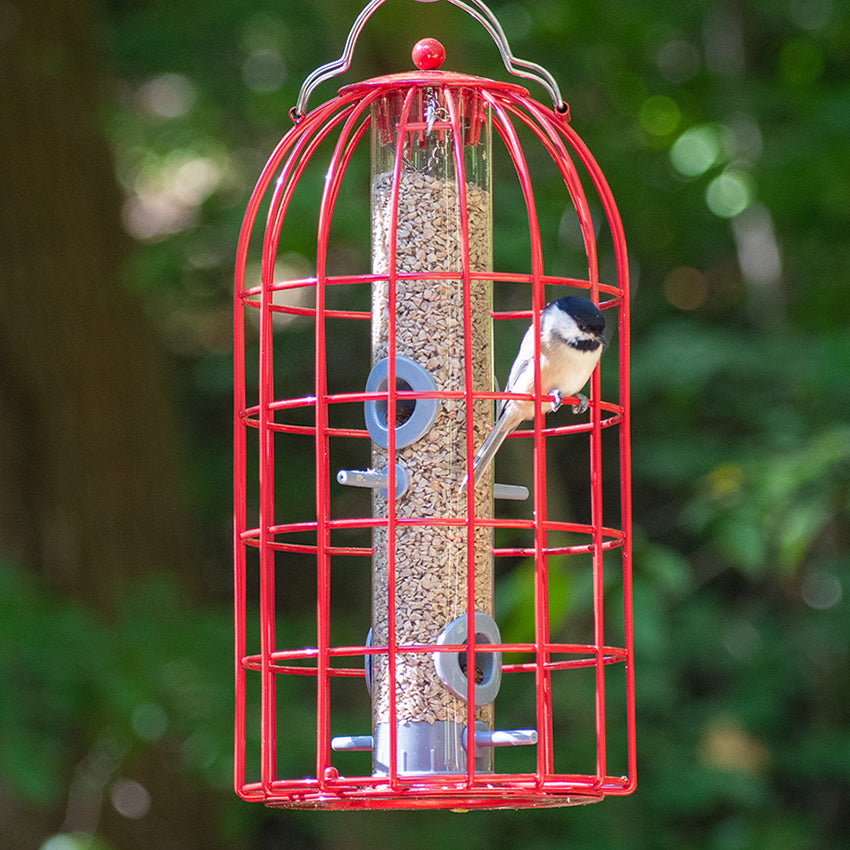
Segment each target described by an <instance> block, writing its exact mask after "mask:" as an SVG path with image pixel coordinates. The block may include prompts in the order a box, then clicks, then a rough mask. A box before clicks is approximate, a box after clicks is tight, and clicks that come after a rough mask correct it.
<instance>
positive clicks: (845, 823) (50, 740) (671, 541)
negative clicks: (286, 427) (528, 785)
mask: <svg viewBox="0 0 850 850" xmlns="http://www.w3.org/2000/svg"><path fill="white" fill-rule="evenodd" d="M490 6H491V8H492V9H493V10H494V12H495V13H496V14H497V15H498V16H499V17H500V19H501V20H502V21H503V24H504V26H505V29H506V31H507V32H508V34H509V36H510V38H511V43H512V47H513V48H514V51H515V52H516V53H517V55H520V56H522V57H524V58H529V59H533V60H535V61H538V62H540V63H541V64H543V65H545V66H546V67H547V68H549V69H550V70H551V71H552V73H553V74H554V75H555V77H556V78H557V79H558V81H559V83H560V84H561V87H562V90H563V92H564V96H565V98H566V99H567V100H568V101H569V103H570V105H571V110H572V116H573V118H572V122H573V126H574V127H575V128H576V129H577V131H578V132H579V134H580V135H581V136H582V138H583V139H584V140H585V142H586V143H587V144H588V146H589V147H590V150H591V151H592V152H593V153H594V155H595V157H596V158H597V160H598V161H599V163H600V164H601V166H602V168H603V170H604V171H605V174H606V177H607V178H608V181H609V183H610V184H611V187H612V189H613V192H614V195H615V197H616V199H617V202H618V205H619V208H620V212H621V215H622V218H623V221H624V224H625V228H626V235H627V239H628V242H629V248H630V259H631V263H632V267H633V272H634V278H635V291H634V294H633V304H634V311H633V317H632V323H633V324H632V326H633V348H632V356H633V365H632V368H633V423H634V424H633V453H634V493H635V515H634V521H635V527H636V538H637V539H636V544H635V568H636V576H635V627H636V635H635V638H636V652H637V673H638V704H637V715H638V736H639V737H638V755H639V762H638V764H639V770H638V790H637V792H636V794H635V795H634V796H632V797H630V798H625V799H612V800H609V801H606V802H604V803H602V804H601V805H597V806H591V807H588V808H585V809H576V810H552V811H545V810H544V811H539V812H526V813H490V814H468V815H464V816H459V815H451V814H446V813H416V814H412V813H410V814H409V813H389V814H380V813H370V814H347V815H342V814H320V813H313V814H304V813H294V814H293V813H286V812H277V811H274V812H269V811H266V810H264V809H263V808H262V807H261V806H256V805H254V806H252V805H249V804H246V803H243V802H240V801H238V800H237V799H236V798H235V797H234V795H233V794H232V791H231V790H230V781H231V780H230V753H231V738H232V725H231V718H232V696H231V681H230V677H231V640H232V625H231V619H230V612H229V607H228V604H229V587H230V585H229V581H230V577H229V569H230V567H229V554H230V544H229V519H228V510H229V500H230V483H229V478H230V455H229V451H230V422H229V417H230V395H229V393H230V381H231V360H230V352H229V341H230V287H231V275H232V261H233V254H234V250H235V242H236V236H237V233H238V228H239V223H240V220H241V216H242V212H243V210H244V205H245V202H246V199H247V196H248V193H249V192H250V189H251V187H252V186H253V183H254V180H255V179H256V176H257V174H258V172H259V169H260V168H261V166H262V164H263V162H264V160H265V158H266V156H267V155H268V154H269V153H270V151H271V150H272V148H273V146H274V145H275V144H276V142H277V141H278V139H279V138H280V137H281V136H282V135H283V133H285V132H286V130H287V128H288V127H289V126H290V124H289V119H288V117H287V111H288V109H289V107H290V106H291V105H293V104H294V102H295V98H296V95H297V92H298V89H299V87H300V84H301V81H302V80H303V78H304V77H305V76H306V75H307V74H308V73H309V72H310V71H311V70H312V69H313V68H314V67H316V66H317V65H318V64H321V63H322V62H324V61H327V60H329V59H331V58H334V57H336V56H337V55H338V54H339V52H340V50H341V48H342V44H343V42H344V39H345V36H346V33H347V31H348V27H349V26H350V23H351V22H352V21H353V19H354V17H355V15H356V14H357V12H358V11H359V10H360V8H361V4H360V3H359V2H352V0H336V2H332V0H287V2H282V0H278V2H271V0H205V2H199V0H182V2H174V0H170V2H164V0H101V2H99V3H97V4H96V7H95V8H96V21H97V25H98V28H99V36H100V41H101V44H102V47H103V51H104V54H103V58H102V66H103V78H104V80H105V81H106V83H107V90H106V93H105V94H106V96H105V110H104V115H103V124H104V128H105V132H106V134H107V136H108V138H109V141H110V143H111V147H112V150H113V152H114V157H115V168H116V176H117V180H118V182H119V183H120V186H121V188H122V190H123V192H124V194H125V198H126V203H125V208H124V212H125V221H126V223H127V227H128V229H129V230H130V232H131V234H133V235H134V236H135V237H136V239H137V242H138V249H137V251H136V253H135V257H134V261H133V264H132V267H131V268H129V269H128V271H127V279H126V285H127V287H129V288H130V289H132V290H133V291H134V292H136V293H139V294H140V295H141V297H142V298H143V300H144V303H145V305H146V309H147V311H148V314H149V317H150V319H151V321H152V322H153V323H154V324H155V326H156V327H157V329H158V331H159V335H160V339H161V342H162V345H163V346H164V347H165V348H166V349H167V351H168V354H169V357H170V359H171V362H172V364H173V367H174V370H175V374H177V376H178V380H179V386H180V390H181V392H180V401H181V405H182V408H181V411H180V417H181V420H182V422H183V424H184V428H185V435H184V441H185V445H186V447H187V451H188V454H189V461H190V463H189V469H188V471H187V476H188V481H189V486H190V489H191V493H192V494H193V501H194V508H195V511H196V513H197V515H198V517H199V518H200V520H199V521H200V524H201V527H202V529H203V534H202V535H200V538H199V543H198V546H199V548H200V549H201V550H202V556H203V559H204V562H205V564H206V567H205V573H204V576H203V580H204V583H205V585H206V587H207V588H208V590H207V593H206V594H205V596H204V598H203V600H202V602H200V603H197V604H194V605H193V606H192V607H191V609H190V610H187V608H186V603H185V600H181V598H180V597H179V596H178V595H177V590H176V587H175V586H174V583H173V582H171V581H170V580H169V579H168V578H167V577H166V575H165V574H163V575H154V576H153V577H152V578H150V579H149V580H148V581H146V582H144V583H142V584H141V585H139V586H138V587H134V588H132V591H131V592H129V593H128V596H127V599H126V604H125V605H124V606H123V607H122V608H121V610H120V611H119V612H118V613H117V614H116V617H115V620H114V622H112V623H109V624H104V623H103V622H102V621H101V620H100V619H99V618H98V617H97V616H95V615H94V614H93V612H91V611H89V610H87V609H86V607H85V606H84V605H81V604H79V603H71V602H69V601H67V600H66V599H63V598H61V597H60V596H58V595H57V594H56V593H55V592H54V591H53V590H52V589H51V588H50V587H46V586H42V585H38V584H36V583H35V582H34V581H33V580H32V579H31V578H29V577H28V576H27V575H26V574H24V573H22V572H21V571H19V570H18V569H16V568H15V567H14V565H10V564H7V565H6V566H4V567H3V569H2V571H0V587H2V594H0V605H2V611H0V638H2V640H0V653H2V654H0V664H2V670H3V675H2V676H0V724H2V730H3V743H2V746H0V773H2V776H3V780H2V787H3V794H4V795H9V796H10V797H11V798H13V799H15V800H18V801H23V802H22V805H26V806H27V807H30V808H32V809H35V810H43V811H44V812H45V813H48V812H51V813H52V812H56V811H57V810H58V811H61V810H62V807H63V805H64V804H65V803H66V801H68V800H69V799H70V797H71V796H72V795H73V789H74V787H75V786H74V783H75V782H91V783H95V784H96V783H97V782H101V783H102V787H103V789H104V791H103V799H104V802H103V805H104V807H105V808H109V805H110V804H109V795H108V793H107V790H106V789H107V787H108V785H109V783H110V782H111V781H112V779H114V777H115V776H119V775H120V776H127V777H129V778H131V779H133V778H137V779H138V781H139V782H140V783H141V784H145V782H146V780H145V779H143V778H142V774H143V773H144V771H146V770H147V771H150V765H149V764H148V761H149V759H150V753H151V752H153V751H155V752H156V753H157V754H158V755H157V759H159V760H160V761H159V762H157V763H158V764H161V765H163V766H164V765H166V764H167V771H170V772H171V773H172V774H173V775H174V784H175V787H177V788H180V787H181V785H183V786H184V787H185V786H189V785H191V786H194V787H200V788H202V789H203V792H204V794H205V795H206V797H205V799H206V800H207V801H208V805H207V808H206V809H205V811H204V818H205V820H206V821H207V822H208V823H211V824H212V825H213V828H214V829H215V831H216V833H217V834H218V835H219V836H220V840H221V844H222V846H229V847H245V848H264V847H272V846H277V847H288V848H289V847H292V848H300V847H304V848H332V847H333V848H336V847H348V848H358V847H380V846H392V847H398V848H411V850H414V848H426V847H427V848H431V847H435V846H437V847H446V848H453V847H482V848H483V847H489V848H494V850H498V848H513V847H518V846H527V847H533V848H541V850H542V848H548V847H553V848H554V847H562V846H565V845H566V844H571V845H572V846H576V847H593V848H595V850H608V848H611V850H614V848H647V850H648V849H649V848H654V849H655V848H676V850H686V849H687V848H694V850H696V848H706V850H737V848H752V847H771V848H777V850H784V848H788V850H792V849H793V850H796V848H801V850H802V848H831V847H838V846H840V845H841V842H842V837H843V838H844V840H846V835H847V834H848V833H850V814H849V813H848V807H847V800H848V799H850V708H848V706H850V675H848V670H850V616H848V596H850V579H848V567H850V555H848V541H850V491H849V490H848V482H850V417H848V413H850V380H849V379H850V335H848V324H850V323H849V322H848V317H850V271H848V270H850V239H848V234H850V156H848V153H850V73H848V72H850V59H848V57H850V8H848V7H847V6H846V5H845V4H841V3H839V2H835V0H780V2H774V0H747V2H732V0H718V1H717V2H697V0H643V2H640V3H637V2H624V0H617V2H614V0H598V2H594V3H588V2H578V0H577V1H576V2H569V3H565V2H562V0H535V2H531V0H525V1H524V2H521V0H514V1H513V2H499V0H493V2H492V3H490ZM424 35H435V36H437V37H439V38H441V39H442V40H443V41H444V43H445V44H446V46H447V52H448V60H447V62H446V67H447V68H449V67H450V68H456V69H458V70H463V71H466V72H469V73H475V74H480V75H482V76H492V77H495V78H499V79H502V78H504V76H505V72H504V69H503V68H502V66H501V64H500V62H499V59H498V56H497V55H496V51H495V48H494V47H493V46H492V44H491V43H490V41H489V38H488V37H487V36H486V34H485V33H483V32H482V31H481V30H480V29H479V27H478V26H477V25H476V24H475V23H474V22H473V21H471V20H470V19H468V18H467V17H466V16H465V15H463V13H462V12H460V11H459V10H457V9H455V8H454V7H451V6H449V4H447V3H435V4H415V5H414V4H413V3H412V2H411V0H388V2H387V3H386V4H385V6H384V7H382V9H381V10H380V11H379V12H378V13H376V15H375V16H374V18H373V19H372V21H371V22H370V23H369V24H368V26H367V28H366V30H365V31H364V33H363V36H362V39H361V42H360V44H359V45H358V50H357V54H356V60H355V64H354V66H353V67H352V69H351V71H350V72H349V73H348V74H347V75H346V77H345V78H343V79H344V81H353V80H358V79H363V78H366V77H368V76H374V75H377V74H380V73H389V72H393V71H396V70H406V69H407V68H408V67H409V49H410V46H411V45H412V44H413V43H414V42H415V41H416V40H417V39H418V38H419V37H422V36H424ZM333 91H334V86H333V84H330V85H326V86H325V87H324V88H323V90H320V91H319V92H318V93H317V94H316V95H314V102H313V103H312V104H311V105H317V104H318V103H319V102H321V101H322V100H324V99H326V98H329V97H331V96H332V94H333ZM533 95H534V96H535V97H538V98H539V99H541V100H542V99H544V97H545V95H544V93H542V92H533ZM683 169H684V170H683ZM540 203H541V205H545V203H546V193H545V191H541V197H540ZM550 213H553V214H554V215H555V216H556V218H557V216H558V215H559V212H558V210H551V211H550ZM506 224H507V226H508V233H507V234H506V237H505V238H506V239H510V235H509V234H510V221H506ZM358 225H359V222H358V220H357V219H356V215H352V217H351V221H344V222H343V226H342V228H341V231H340V236H341V245H340V248H339V256H338V257H337V261H339V262H342V261H344V260H345V258H348V259H349V260H350V261H351V262H352V263H354V264H359V265H361V266H362V265H363V264H364V262H367V260H366V259H365V258H366V257H367V255H368V243H366V244H364V243H362V241H361V242H358V238H359V236H358V234H359V228H358ZM748 240H749V242H748ZM753 240H755V242H754V241H753ZM759 240H760V241H759ZM753 244H755V248H753ZM300 249H303V250H304V251H305V253H306V251H307V245H306V242H305V245H303V246H299V245H297V244H295V245H294V246H293V248H292V250H293V252H295V253H296V254H297V253H298V251H299V250H300ZM564 250H567V249H566V248H565V249H564ZM777 262H778V264H779V265H778V267H775V268H774V266H776V264H777ZM771 268H773V272H771ZM298 344H299V336H298V334H297V333H293V335H292V345H293V351H292V357H293V362H294V364H296V365H295V366H294V368H297V363H298V362H299V361H298V357H299V352H298V349H297V346H298ZM309 367H310V364H309V362H308V363H307V365H306V366H305V368H309ZM500 368H501V372H504V371H505V369H506V368H507V364H501V366H500ZM309 474H310V470H309V469H300V470H299V469H297V468H294V469H293V471H292V475H293V477H295V476H297V475H304V476H308V475H309ZM297 489H298V484H297V480H294V481H293V490H297ZM510 580H512V581H520V580H521V579H520V578H517V577H511V578H510ZM508 581H509V580H508V579H506V582H508ZM506 586H508V585H506ZM293 594H294V598H295V600H296V601H297V599H298V590H297V588H296V589H294V591H293ZM291 615H292V617H293V618H298V617H303V618H305V619H309V618H310V617H311V616H312V610H311V608H310V607H309V606H306V607H301V608H299V607H298V605H297V604H296V603H295V602H293V605H292V611H291ZM35 633H38V634H39V635H40V641H39V642H38V644H37V645H36V644H34V643H31V642H26V641H24V642H22V641H21V640H20V638H21V636H23V635H28V634H35ZM292 718H293V726H294V728H295V729H297V728H298V723H299V722H300V721H299V720H298V706H297V705H293V706H292ZM163 769H166V768H165V767H164V768H163ZM155 772H156V771H154V773H155ZM154 787H155V786H154V785H152V786H151V789H152V792H153V789H154ZM160 805H161V801H160V799H159V798H157V797H156V796H155V794H154V796H153V799H152V801H151V809H150V814H148V815H146V816H145V817H146V818H148V819H154V820H159V821H160V823H161V824H162V827H161V828H162V830H163V834H164V835H167V833H168V825H167V823H168V822H167V817H166V816H165V815H163V814H161V813H160V808H159V807H160ZM143 820H144V818H143V819H141V820H140V821H139V823H140V824H142V821H143ZM60 831H61V820H60V821H58V822H49V823H46V826H45V833H44V839H45V843H44V844H42V848H44V850H57V848H66V847H89V846H91V847H95V846H99V847H110V846H111V847H118V846H119V844H110V843H109V841H110V839H109V838H108V835H106V834H105V833H104V834H102V835H101V836H100V838H99V839H98V841H99V842H100V843H94V842H95V839H94V838H92V837H91V836H77V837H76V838H73V839H72V838H71V837H66V839H64V840H66V842H67V843H65V844H61V843H59V839H56V838H54V839H52V841H53V843H51V842H50V841H48V836H50V835H51V834H56V833H59V832H60ZM107 832H108V830H107ZM132 832H133V831H132V829H131V830H130V833H131V834H132ZM154 832H155V831H154ZM151 835H152V832H151V829H150V827H147V831H145V830H144V829H142V827H141V826H140V827H139V830H138V832H137V834H136V838H135V839H133V841H134V842H135V843H130V839H126V840H127V842H128V843H126V844H122V845H120V846H127V847H130V846H134V847H135V846H138V847H155V846H156V847H159V846H162V847H165V846H172V845H170V844H167V843H165V842H163V843H156V842H155V839H153V838H151V837H150V836H151ZM120 840H125V839H120ZM73 842H76V843H73ZM187 846H188V845H187ZM196 846H197V847H201V846H204V845H202V844H198V845H196Z"/></svg>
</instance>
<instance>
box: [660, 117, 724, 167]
mask: <svg viewBox="0 0 850 850" xmlns="http://www.w3.org/2000/svg"><path fill="white" fill-rule="evenodd" d="M722 153H723V140H722V138H721V133H720V129H719V128H718V127H717V126H715V125H713V124H701V125H699V126H697V127H691V128H689V129H688V130H685V132H684V133H682V135H681V136H679V138H678V139H676V141H675V142H674V143H673V147H672V148H670V162H671V163H672V164H673V168H675V169H676V171H678V172H679V174H683V175H685V176H686V177H698V176H699V175H700V174H705V172H706V171H708V169H709V168H711V166H712V165H714V164H715V163H716V162H717V161H718V160H719V159H720V156H721V154H722Z"/></svg>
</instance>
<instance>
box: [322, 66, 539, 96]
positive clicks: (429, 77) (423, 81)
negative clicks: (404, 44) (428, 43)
mask: <svg viewBox="0 0 850 850" xmlns="http://www.w3.org/2000/svg"><path fill="white" fill-rule="evenodd" d="M411 85H421V86H450V87H452V88H465V89H485V88H486V89H487V90H488V91H491V92H494V93H498V94H512V95H514V96H515V97H523V98H525V97H528V89H525V88H523V87H522V86H517V85H514V84H513V83H505V82H502V81H500V80H490V79H487V78H486V77H473V76H471V75H470V74H459V73H457V72H456V71H403V72H401V73H400V74H385V75H384V76H381V77H372V78H371V79H369V80H362V81H360V82H358V83H350V84H349V85H347V86H343V87H342V88H341V89H339V92H338V94H340V95H349V94H359V95H365V94H366V93H367V92H369V91H371V90H372V89H376V88H383V89H393V88H404V87H406V86H411Z"/></svg>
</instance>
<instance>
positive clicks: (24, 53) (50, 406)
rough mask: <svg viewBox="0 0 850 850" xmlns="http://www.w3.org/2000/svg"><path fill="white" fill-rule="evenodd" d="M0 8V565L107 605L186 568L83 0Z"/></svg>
mask: <svg viewBox="0 0 850 850" xmlns="http://www.w3.org/2000/svg"><path fill="white" fill-rule="evenodd" d="M0 11H2V12H3V15H2V16H0V17H2V19H0V42H5V43H3V44H2V50H0V78H2V80H3V84H2V86H0V187H2V202H0V256H1V257H2V261H0V480H2V481H3V486H2V487H0V557H3V558H6V559H10V560H12V562H13V563H14V562H17V563H18V564H19V565H23V566H26V567H27V568H30V569H32V570H35V571H37V572H38V573H40V574H41V575H42V576H43V577H44V579H45V580H46V581H47V583H48V584H49V585H51V586H52V587H54V588H56V589H59V590H61V591H63V592H66V593H71V594H73V595H75V596H77V597H79V598H82V599H86V600H88V601H90V602H93V603H94V604H96V605H97V606H99V607H101V608H103V607H107V608H108V607H109V603H110V601H111V600H112V599H114V598H115V595H116V594H120V593H121V592H122V589H124V588H125V587H126V584H127V580H128V579H129V578H131V577H133V576H135V575H138V574H141V573H144V572H146V571H149V570H173V571H175V572H179V573H183V574H185V573H186V572H188V570H187V554H188V552H189V551H190V546H191V541H190V540H189V539H188V535H187V531H186V525H185V516H184V510H183V505H182V504H181V502H182V501H183V499H182V494H181V492H180V484H179V480H180V479H179V474H178V452H177V449H176V447H177V438H176V431H175V427H174V416H173V410H172V404H171V400H170V398H169V389H170V388H169V381H168V375H167V370H166V368H165V364H164V362H163V358H162V357H161V356H160V354H159V352H158V350H157V347H156V344H155V339H154V337H153V334H152V332H151V329H150V328H149V327H148V325H147V323H146V319H145V315H144V313H143V312H142V310H141V308H140V306H139V305H138V304H137V303H135V301H134V300H133V299H132V298H131V297H130V295H129V294H128V292H127V291H125V290H124V289H123V288H122V269H123V266H124V263H125V260H126V259H127V257H128V254H129V251H130V250H131V244H130V240H129V238H128V237H127V236H126V234H125V233H124V231H123V229H122V227H121V224H120V197H119V193H118V189H117V186H116V183H115V180H114V176H113V171H112V166H111V160H110V156H109V151H108V149H107V146H106V142H105V140H104V138H103V135H102V133H101V132H100V128H99V126H98V120H99V104H98V100H99V98H98V94H99V91H100V89H99V85H100V83H99V80H98V79H97V76H96V70H97V68H98V52H97V49H96V47H95V45H94V43H93V39H92V29H93V27H92V20H91V10H90V8H89V5H88V3H87V2H86V0H42V2H39V3H28V2H27V3H24V2H20V3H19V4H18V5H17V8H16V7H14V6H12V5H10V4H9V3H6V4H3V9H2V10H0Z"/></svg>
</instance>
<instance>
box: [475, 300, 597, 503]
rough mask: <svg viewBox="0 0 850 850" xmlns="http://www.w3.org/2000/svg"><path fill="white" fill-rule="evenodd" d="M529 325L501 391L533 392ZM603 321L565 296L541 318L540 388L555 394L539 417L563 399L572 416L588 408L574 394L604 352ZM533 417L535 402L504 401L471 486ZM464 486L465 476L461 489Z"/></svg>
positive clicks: (477, 461)
mask: <svg viewBox="0 0 850 850" xmlns="http://www.w3.org/2000/svg"><path fill="white" fill-rule="evenodd" d="M533 330H534V326H533V325H532V326H531V327H530V328H529V329H528V330H527V331H526V332H525V336H524V337H523V338H522V343H521V344H520V347H519V352H518V353H517V356H516V359H515V360H514V363H513V366H511V374H510V376H509V377H508V383H507V386H506V387H505V392H509V393H519V394H521V395H529V394H533V393H534V338H533ZM604 331H605V317H604V316H603V315H602V313H601V312H600V311H599V308H598V307H597V306H596V305H595V304H594V303H593V302H592V301H588V299H587V298H582V297H580V296H578V295H567V296H566V297H564V298H559V299H558V300H557V301H550V302H549V303H548V304H547V305H546V306H545V307H544V308H543V312H541V314H540V389H541V391H542V392H543V393H545V394H548V395H552V396H554V399H555V401H554V402H549V401H547V402H544V403H543V404H541V410H542V411H543V413H549V412H551V411H554V410H557V409H558V408H559V407H560V406H561V397H562V396H575V397H576V398H578V400H579V403H578V404H577V405H574V406H573V413H583V412H584V411H585V410H587V398H586V397H585V396H583V395H581V393H579V390H580V389H581V388H582V387H583V386H584V385H585V384H586V383H587V379H588V378H589V377H590V375H591V373H592V372H593V370H594V369H595V368H596V364H597V363H598V362H599V357H600V356H601V354H602V351H603V349H604V348H605V345H606V344H607V343H606V340H605V337H604V336H603V334H604ZM533 417H534V402H533V401H530V400H527V399H522V400H514V399H511V398H506V399H504V401H503V402H502V406H501V407H500V408H499V415H498V417H497V418H496V424H495V425H494V426H493V430H492V431H491V432H490V433H489V434H488V435H487V439H486V440H485V441H484V443H483V444H482V446H481V448H480V449H479V450H478V452H477V453H476V455H475V459H474V460H473V464H472V469H473V473H472V483H473V487H475V486H476V485H477V484H478V482H479V481H480V480H481V476H482V475H483V474H484V471H485V470H486V469H487V467H488V466H489V465H490V461H491V460H493V456H494V455H495V454H496V452H497V451H498V450H499V446H501V445H502V443H503V442H504V441H505V437H507V436H508V434H510V433H511V432H512V431H514V430H516V428H517V427H518V426H519V424H520V423H521V422H523V421H524V420H526V419H532V418H533ZM465 488H466V476H464V479H463V483H462V484H461V485H460V490H461V492H463V490H464V489H465Z"/></svg>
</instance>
